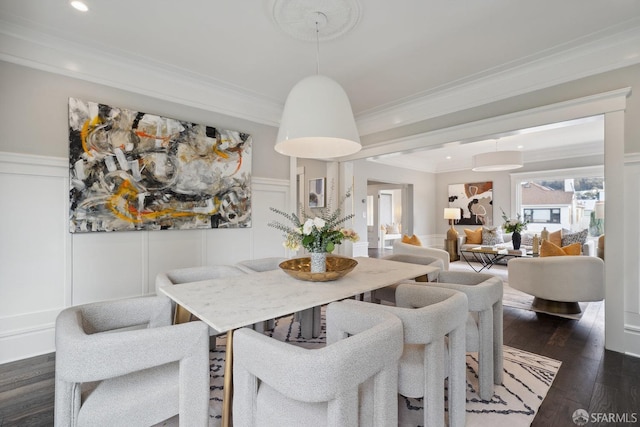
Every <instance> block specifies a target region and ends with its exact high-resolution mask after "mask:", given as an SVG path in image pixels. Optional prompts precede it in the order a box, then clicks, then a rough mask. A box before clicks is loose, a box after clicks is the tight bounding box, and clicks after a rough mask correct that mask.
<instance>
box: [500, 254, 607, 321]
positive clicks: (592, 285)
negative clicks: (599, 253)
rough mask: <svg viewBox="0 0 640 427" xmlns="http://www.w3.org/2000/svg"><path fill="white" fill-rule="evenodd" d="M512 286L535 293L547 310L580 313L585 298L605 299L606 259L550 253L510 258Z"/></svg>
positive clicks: (538, 304) (537, 304) (539, 305)
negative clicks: (545, 255) (547, 254)
mask: <svg viewBox="0 0 640 427" xmlns="http://www.w3.org/2000/svg"><path fill="white" fill-rule="evenodd" d="M507 268H508V270H509V286H511V287H512V288H513V289H517V290H519V291H522V292H526V293H528V294H530V295H533V296H534V297H535V299H534V300H533V306H534V307H535V308H538V309H540V310H544V311H547V312H551V313H553V312H557V313H563V314H569V313H580V311H581V309H580V305H578V302H581V301H601V300H603V299H604V261H603V260H602V259H600V258H598V257H593V256H584V255H575V256H570V255H568V256H548V257H539V258H518V259H512V260H509V263H508V264H507Z"/></svg>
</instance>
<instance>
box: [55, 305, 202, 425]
mask: <svg viewBox="0 0 640 427" xmlns="http://www.w3.org/2000/svg"><path fill="white" fill-rule="evenodd" d="M132 327H138V328H139V329H134V328H132ZM140 327H142V329H140ZM55 335H56V371H55V425H56V426H60V427H62V426H65V427H67V426H74V427H75V426H91V427H96V426H116V425H140V426H142V425H144V426H149V425H153V424H156V423H159V422H162V421H164V420H166V419H168V418H171V417H173V416H174V415H175V414H179V417H180V423H181V425H188V426H207V425H208V419H209V334H208V331H207V325H205V324H204V323H202V322H190V323H186V324H182V325H173V326H172V325H171V303H170V301H169V299H168V298H166V297H156V296H152V297H142V298H133V299H127V300H120V301H109V302H103V303H94V304H86V305H80V306H76V307H71V308H67V309H65V310H63V311H62V312H61V313H60V315H59V316H58V318H57V320H56V332H55Z"/></svg>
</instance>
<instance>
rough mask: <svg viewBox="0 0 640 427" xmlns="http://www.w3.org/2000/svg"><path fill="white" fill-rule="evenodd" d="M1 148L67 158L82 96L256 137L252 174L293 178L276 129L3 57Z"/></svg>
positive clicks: (0, 76) (1, 76) (0, 67)
mask: <svg viewBox="0 0 640 427" xmlns="http://www.w3.org/2000/svg"><path fill="white" fill-rule="evenodd" d="M0 94H1V95H0V129H2V132H1V133H0V151H5V152H12V153H24V154H36V155H40V156H54V157H64V158H66V157H68V156H69V131H68V122H69V120H68V99H69V98H80V99H84V100H87V101H96V102H100V103H104V104H109V105H113V106H117V107H122V108H127V109H131V110H136V111H144V112H146V113H153V114H157V115H160V116H165V117H170V118H174V119H180V120H188V121H192V122H195V123H201V124H206V125H209V126H214V127H220V128H224V129H232V130H239V131H242V132H246V133H249V134H251V135H252V137H253V147H252V151H253V154H252V157H253V161H252V169H253V176H259V177H264V178H277V179H289V158H288V157H286V156H282V155H280V154H278V153H276V152H275V151H274V150H273V144H274V141H275V139H276V134H277V131H278V130H277V129H276V128H274V127H271V126H265V125H261V124H256V123H253V122H249V121H246V120H242V119H236V118H233V117H229V116H224V115H222V114H217V113H212V112H210V111H205V110H199V109H197V108H192V107H187V106H184V105H180V104H179V103H173V102H167V101H162V100H158V99H154V98H150V97H148V96H144V95H138V94H135V93H131V92H126V91H123V90H119V89H113V88H110V87H107V86H103V85H99V84H95V83H90V82H87V81H84V80H78V79H73V78H70V77H65V76H61V75H58V74H53V73H47V72H44V71H38V70H35V69H32V68H27V67H22V66H20V65H15V64H11V63H8V62H3V61H0Z"/></svg>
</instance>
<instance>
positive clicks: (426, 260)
mask: <svg viewBox="0 0 640 427" xmlns="http://www.w3.org/2000/svg"><path fill="white" fill-rule="evenodd" d="M382 259H386V260H389V261H398V262H406V263H410V264H420V265H430V266H432V267H436V268H438V270H437V271H434V272H433V273H429V274H426V275H425V276H426V277H425V276H420V277H416V278H415V281H408V280H405V281H403V282H401V283H419V282H431V281H434V280H436V278H437V277H438V273H440V271H442V270H444V262H443V261H442V259H440V258H436V257H430V256H422V255H410V254H393V255H388V256H385V257H382ZM399 284H400V283H395V284H393V285H389V286H385V287H384V288H380V289H376V290H374V291H372V292H371V301H372V302H375V303H380V301H388V302H391V303H395V302H396V288H397V287H398V285H399Z"/></svg>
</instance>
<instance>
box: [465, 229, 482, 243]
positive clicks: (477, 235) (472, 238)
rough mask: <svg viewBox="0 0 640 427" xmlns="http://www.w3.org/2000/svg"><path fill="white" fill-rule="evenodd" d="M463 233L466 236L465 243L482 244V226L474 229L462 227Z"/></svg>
mask: <svg viewBox="0 0 640 427" xmlns="http://www.w3.org/2000/svg"><path fill="white" fill-rule="evenodd" d="M464 234H465V235H466V236H467V241H466V243H469V244H471V245H481V244H482V227H480V228H478V229H476V230H469V229H468V228H465V229H464Z"/></svg>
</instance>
